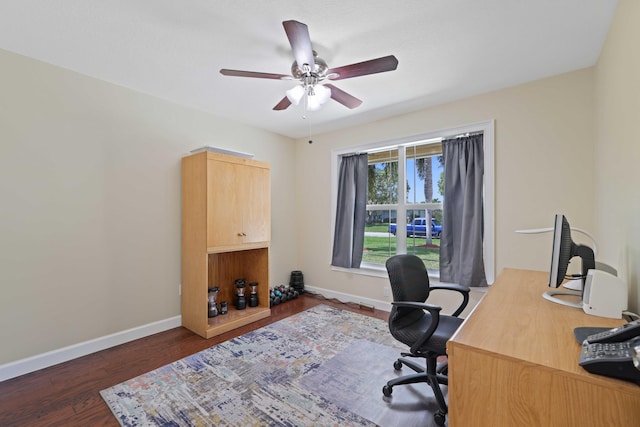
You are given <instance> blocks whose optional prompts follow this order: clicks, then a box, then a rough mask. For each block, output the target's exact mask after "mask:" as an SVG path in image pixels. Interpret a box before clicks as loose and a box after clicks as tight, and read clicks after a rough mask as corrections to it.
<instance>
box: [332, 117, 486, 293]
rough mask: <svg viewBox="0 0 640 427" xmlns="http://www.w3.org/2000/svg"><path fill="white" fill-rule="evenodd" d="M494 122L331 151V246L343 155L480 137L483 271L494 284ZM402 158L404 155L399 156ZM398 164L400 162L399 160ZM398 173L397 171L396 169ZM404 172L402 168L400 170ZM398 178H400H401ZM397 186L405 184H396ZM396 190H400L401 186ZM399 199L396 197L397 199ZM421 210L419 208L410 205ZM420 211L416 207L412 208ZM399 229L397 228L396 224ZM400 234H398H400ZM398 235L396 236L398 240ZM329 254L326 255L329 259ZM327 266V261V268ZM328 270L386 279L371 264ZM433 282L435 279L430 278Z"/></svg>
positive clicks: (384, 274) (383, 274) (381, 271)
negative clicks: (482, 175)
mask: <svg viewBox="0 0 640 427" xmlns="http://www.w3.org/2000/svg"><path fill="white" fill-rule="evenodd" d="M494 126H495V124H494V120H488V121H485V122H478V123H472V124H468V125H462V126H457V127H453V128H447V129H441V130H436V131H430V132H426V133H423V134H419V135H412V136H406V137H401V138H398V139H394V140H385V141H378V142H373V143H368V144H362V145H358V146H354V147H347V148H341V149H335V150H332V151H331V242H333V235H334V232H335V221H336V204H337V194H338V172H339V165H340V159H341V157H342V156H344V155H348V154H353V153H359V152H364V151H371V150H375V149H383V148H384V147H397V146H399V145H411V144H414V143H415V142H416V141H425V140H432V139H437V138H450V137H454V136H456V135H463V134H467V133H476V132H482V133H483V150H484V238H483V245H484V269H485V275H486V278H487V283H489V284H491V283H493V281H494V280H495V162H494V158H495V157H494V156H495V133H494ZM403 157H404V155H403ZM399 162H400V159H399ZM399 169H400V168H399ZM402 169H404V168H402ZM399 178H403V177H402V176H401V177H399ZM399 182H405V180H404V179H403V180H400V181H399ZM398 187H399V193H400V189H401V188H402V187H403V186H398ZM398 197H400V194H399V195H398ZM402 200H404V192H403V194H402V198H401V199H400V200H399V204H400V203H401V201H402ZM412 206H422V204H417V205H412ZM416 209H420V207H416ZM400 216H401V215H398V216H397V221H398V222H399V221H402V220H403V219H402V218H400ZM398 225H400V224H398ZM400 234H401V233H400ZM400 234H398V236H400ZM330 257H331V253H329V259H330ZM330 263H331V262H330V261H329V264H330ZM331 269H332V270H335V271H344V272H349V273H353V274H363V275H369V276H377V277H386V276H387V271H386V270H385V269H384V267H381V266H377V265H374V264H366V265H362V266H361V267H360V268H343V267H335V266H331ZM431 278H432V279H434V280H435V281H437V279H438V277H437V276H433V277H431Z"/></svg>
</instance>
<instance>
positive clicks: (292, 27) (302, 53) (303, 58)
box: [282, 20, 315, 71]
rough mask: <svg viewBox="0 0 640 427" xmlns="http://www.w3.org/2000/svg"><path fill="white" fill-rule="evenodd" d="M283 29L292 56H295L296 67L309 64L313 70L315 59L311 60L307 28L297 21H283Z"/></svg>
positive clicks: (311, 54) (311, 50)
mask: <svg viewBox="0 0 640 427" xmlns="http://www.w3.org/2000/svg"><path fill="white" fill-rule="evenodd" d="M282 25H283V26H284V31H285V33H287V38H288V39H289V44H290V45H291V50H292V51H293V56H294V57H295V58H296V62H297V63H298V67H302V65H303V64H309V67H310V68H311V70H312V71H313V70H315V61H314V60H313V49H312V48H311V37H309V28H308V27H307V26H306V25H305V24H303V23H302V22H298V21H293V20H292V21H283V22H282Z"/></svg>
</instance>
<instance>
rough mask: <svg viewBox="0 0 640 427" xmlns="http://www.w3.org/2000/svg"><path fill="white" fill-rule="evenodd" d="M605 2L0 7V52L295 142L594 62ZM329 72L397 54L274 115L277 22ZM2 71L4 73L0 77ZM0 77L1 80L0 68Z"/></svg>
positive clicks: (160, 2) (127, 1) (608, 11)
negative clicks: (317, 104) (308, 105)
mask: <svg viewBox="0 0 640 427" xmlns="http://www.w3.org/2000/svg"><path fill="white" fill-rule="evenodd" d="M616 4H617V1H615V0H588V1H585V0H402V1H391V0H388V1H385V0H324V1H307V0H271V1H264V0H215V1H214V0H180V1H177V0H107V1H105V0H2V1H1V2H0V48H2V49H5V50H8V51H12V52H16V53H20V54H22V55H25V56H28V57H32V58H36V59H39V60H42V61H45V62H48V63H51V64H55V65H58V66H61V67H64V68H67V69H70V70H74V71H77V72H79V73H82V74H85V75H89V76H92V77H96V78H98V79H102V80H106V81H109V82H112V83H116V84H118V85H122V86H125V87H128V88H131V89H135V90H138V91H140V92H144V93H148V94H151V95H155V96H158V97H160V98H164V99H167V100H171V101H174V102H176V103H178V104H182V105H185V106H190V107H193V108H196V109H199V110H204V111H208V112H211V113H213V114H216V115H218V116H222V117H226V118H230V119H234V120H238V121H240V122H243V123H247V124H250V125H253V126H256V127H260V128H263V129H267V130H269V131H273V132H276V133H279V134H282V135H287V136H291V137H303V136H306V135H307V134H308V133H309V132H310V131H311V132H312V133H320V132H324V131H329V130H334V129H338V128H340V127H344V126H350V125H353V124H358V123H364V122H368V121H370V120H376V119H380V118H384V117H389V116H393V115H397V114H400V113H405V112H409V111H412V110H417V109H421V108H425V107H428V106H433V105H437V104H441V103H444V102H447V101H451V100H455V99H460V98H465V97H468V96H471V95H475V94H480V93H483V92H487V91H491V90H495V89H498V88H502V87H508V86H513V85H517V84H520V83H523V82H527V81H531V80H536V79H540V78H544V77H547V76H551V75H554V74H559V73H564V72H568V71H572V70H577V69H580V68H585V67H589V66H592V65H594V64H595V63H596V61H597V59H598V55H599V53H600V49H601V47H602V44H603V42H604V40H605V37H606V34H607V31H608V29H609V25H610V22H611V19H612V16H613V13H614V11H615V7H616ZM289 19H295V20H298V21H300V22H303V23H305V24H307V25H308V27H309V33H310V36H311V41H312V43H313V47H314V49H315V50H316V51H317V52H318V54H319V56H320V57H322V58H323V59H325V60H326V61H327V63H328V64H329V67H338V66H342V65H348V64H352V63H356V62H361V61H365V60H368V59H373V58H377V57H380V56H386V55H389V54H393V55H395V56H396V57H397V58H398V61H399V65H398V69H397V70H396V71H391V72H387V73H380V74H375V75H369V76H361V77H356V78H352V79H346V80H342V81H337V82H335V83H334V84H335V85H336V86H338V87H339V88H341V89H343V90H345V91H347V92H349V93H350V94H352V95H354V96H356V97H358V98H360V99H362V100H363V104H362V105H361V106H360V107H358V108H356V109H354V110H349V109H347V108H345V107H344V106H342V105H340V104H338V103H337V102H334V101H331V100H330V101H329V103H327V104H325V106H324V107H323V108H322V109H321V110H320V111H317V112H310V113H308V118H307V119H306V120H303V119H302V115H303V111H302V109H301V108H302V107H300V106H298V107H295V106H291V107H289V109H287V110H285V111H273V110H272V108H273V106H274V105H275V104H276V103H277V102H278V101H279V100H280V99H282V97H283V96H284V91H285V90H286V89H288V88H290V87H291V86H292V85H293V84H294V83H293V82H291V81H288V82H287V81H279V80H264V79H252V78H241V77H225V76H222V75H221V74H220V73H219V70H220V69H221V68H231V69H239V70H248V71H261V72H269V73H278V74H289V73H290V68H291V63H292V62H293V55H292V54H291V51H290V46H289V43H288V41H287V37H286V35H285V32H284V29H283V27H282V21H285V20H289ZM0 73H1V71H0ZM0 75H1V74H0Z"/></svg>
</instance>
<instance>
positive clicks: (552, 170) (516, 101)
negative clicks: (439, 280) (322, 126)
mask: <svg viewBox="0 0 640 427" xmlns="http://www.w3.org/2000/svg"><path fill="white" fill-rule="evenodd" d="M497 72H498V71H497ZM593 116H594V114H593V69H592V68H590V69H585V70H581V71H576V72H573V73H569V74H564V75H559V76H555V77H551V78H548V79H544V80H540V81H535V82H532V83H528V84H524V85H520V86H516V87H512V88H508V89H504V90H500V91H495V92H491V93H488V94H485V95H481V96H476V97H473V98H468V99H464V100H461V101H458V102H452V103H449V104H446V105H441V106H438V107H435V108H430V109H426V110H423V111H419V112H416V113H412V114H406V115H402V116H399V117H395V118H392V119H389V120H381V121H378V122H375V123H370V124H367V125H364V126H359V127H355V128H351V129H348V130H343V131H339V132H334V133H330V134H325V135H317V136H313V141H314V142H313V144H311V145H309V144H308V143H306V142H303V140H300V141H299V142H298V145H297V155H296V158H297V162H296V165H297V172H296V176H297V185H298V187H297V199H298V202H299V203H298V211H297V212H298V229H299V230H300V235H299V237H298V238H299V241H300V242H304V244H300V248H301V249H302V251H301V253H300V264H301V268H302V269H303V270H304V271H305V274H306V275H305V282H307V283H309V284H310V285H313V286H317V287H321V288H325V289H329V290H332V291H336V292H343V293H348V294H353V295H356V296H359V297H368V298H372V299H375V300H381V301H388V300H389V297H385V296H384V294H383V290H382V288H383V287H384V286H387V285H388V281H387V279H386V278H384V277H382V278H380V277H372V276H362V275H356V274H351V273H345V272H338V271H332V269H331V267H330V265H329V264H330V254H331V245H332V242H331V234H332V233H331V231H330V230H331V215H332V212H331V208H330V206H331V194H330V178H331V177H330V161H331V150H332V149H336V148H343V147H348V146H356V145H360V144H364V143H368V142H376V141H384V140H391V139H393V138H399V137H404V136H409V135H416V134H420V133H426V132H431V131H436V130H439V129H444V128H450V127H456V126H460V125H465V124H470V123H476V122H482V121H486V120H490V119H495V135H496V136H495V180H496V188H495V212H496V227H495V228H496V235H495V241H496V244H495V245H496V273H499V272H500V271H501V270H502V269H503V268H505V267H516V268H528V269H538V270H548V269H549V261H550V259H551V236H550V235H549V234H547V235H537V236H531V235H526V236H525V235H519V234H516V233H515V232H514V230H517V229H522V228H539V227H551V226H552V225H553V217H554V213H556V212H561V213H565V214H566V215H567V217H568V218H569V219H570V221H571V225H572V226H575V227H579V228H584V229H587V230H592V229H593V228H594V212H593V202H594V192H593V183H594V181H593V164H594V143H595V138H594V132H595V128H594V117H593ZM516 248H517V249H516ZM356 299H357V298H356ZM356 302H357V301H356Z"/></svg>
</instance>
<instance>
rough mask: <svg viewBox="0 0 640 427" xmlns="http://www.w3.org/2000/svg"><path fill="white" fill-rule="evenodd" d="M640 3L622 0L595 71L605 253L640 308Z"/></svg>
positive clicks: (599, 219) (600, 230)
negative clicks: (639, 42) (639, 23)
mask: <svg viewBox="0 0 640 427" xmlns="http://www.w3.org/2000/svg"><path fill="white" fill-rule="evenodd" d="M639 20H640V2H638V1H637V0H621V1H620V2H619V4H618V8H617V10H616V14H615V16H614V19H613V23H612V26H611V29H610V31H609V34H608V37H607V40H606V43H605V45H604V47H603V49H602V53H601V55H600V60H599V61H598V65H597V67H596V72H595V76H596V78H595V83H596V84H595V94H596V123H597V138H596V151H595V152H596V159H597V161H596V167H595V170H594V175H595V187H596V204H595V219H596V222H595V225H596V230H597V235H598V243H599V245H598V249H599V258H601V259H602V260H603V261H606V262H608V263H610V264H612V265H614V266H616V267H618V268H619V270H620V271H619V272H620V274H621V276H622V277H623V278H625V279H626V280H627V282H628V284H629V287H630V308H631V309H632V310H634V311H635V312H636V313H637V312H638V311H639V310H640V290H639V288H640V285H639V283H638V282H639V280H640V219H639V218H640V190H639V187H638V186H639V183H640V137H639V136H638V135H639V133H638V129H639V127H640V50H639V49H638V40H640V27H639V26H638V21H639Z"/></svg>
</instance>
